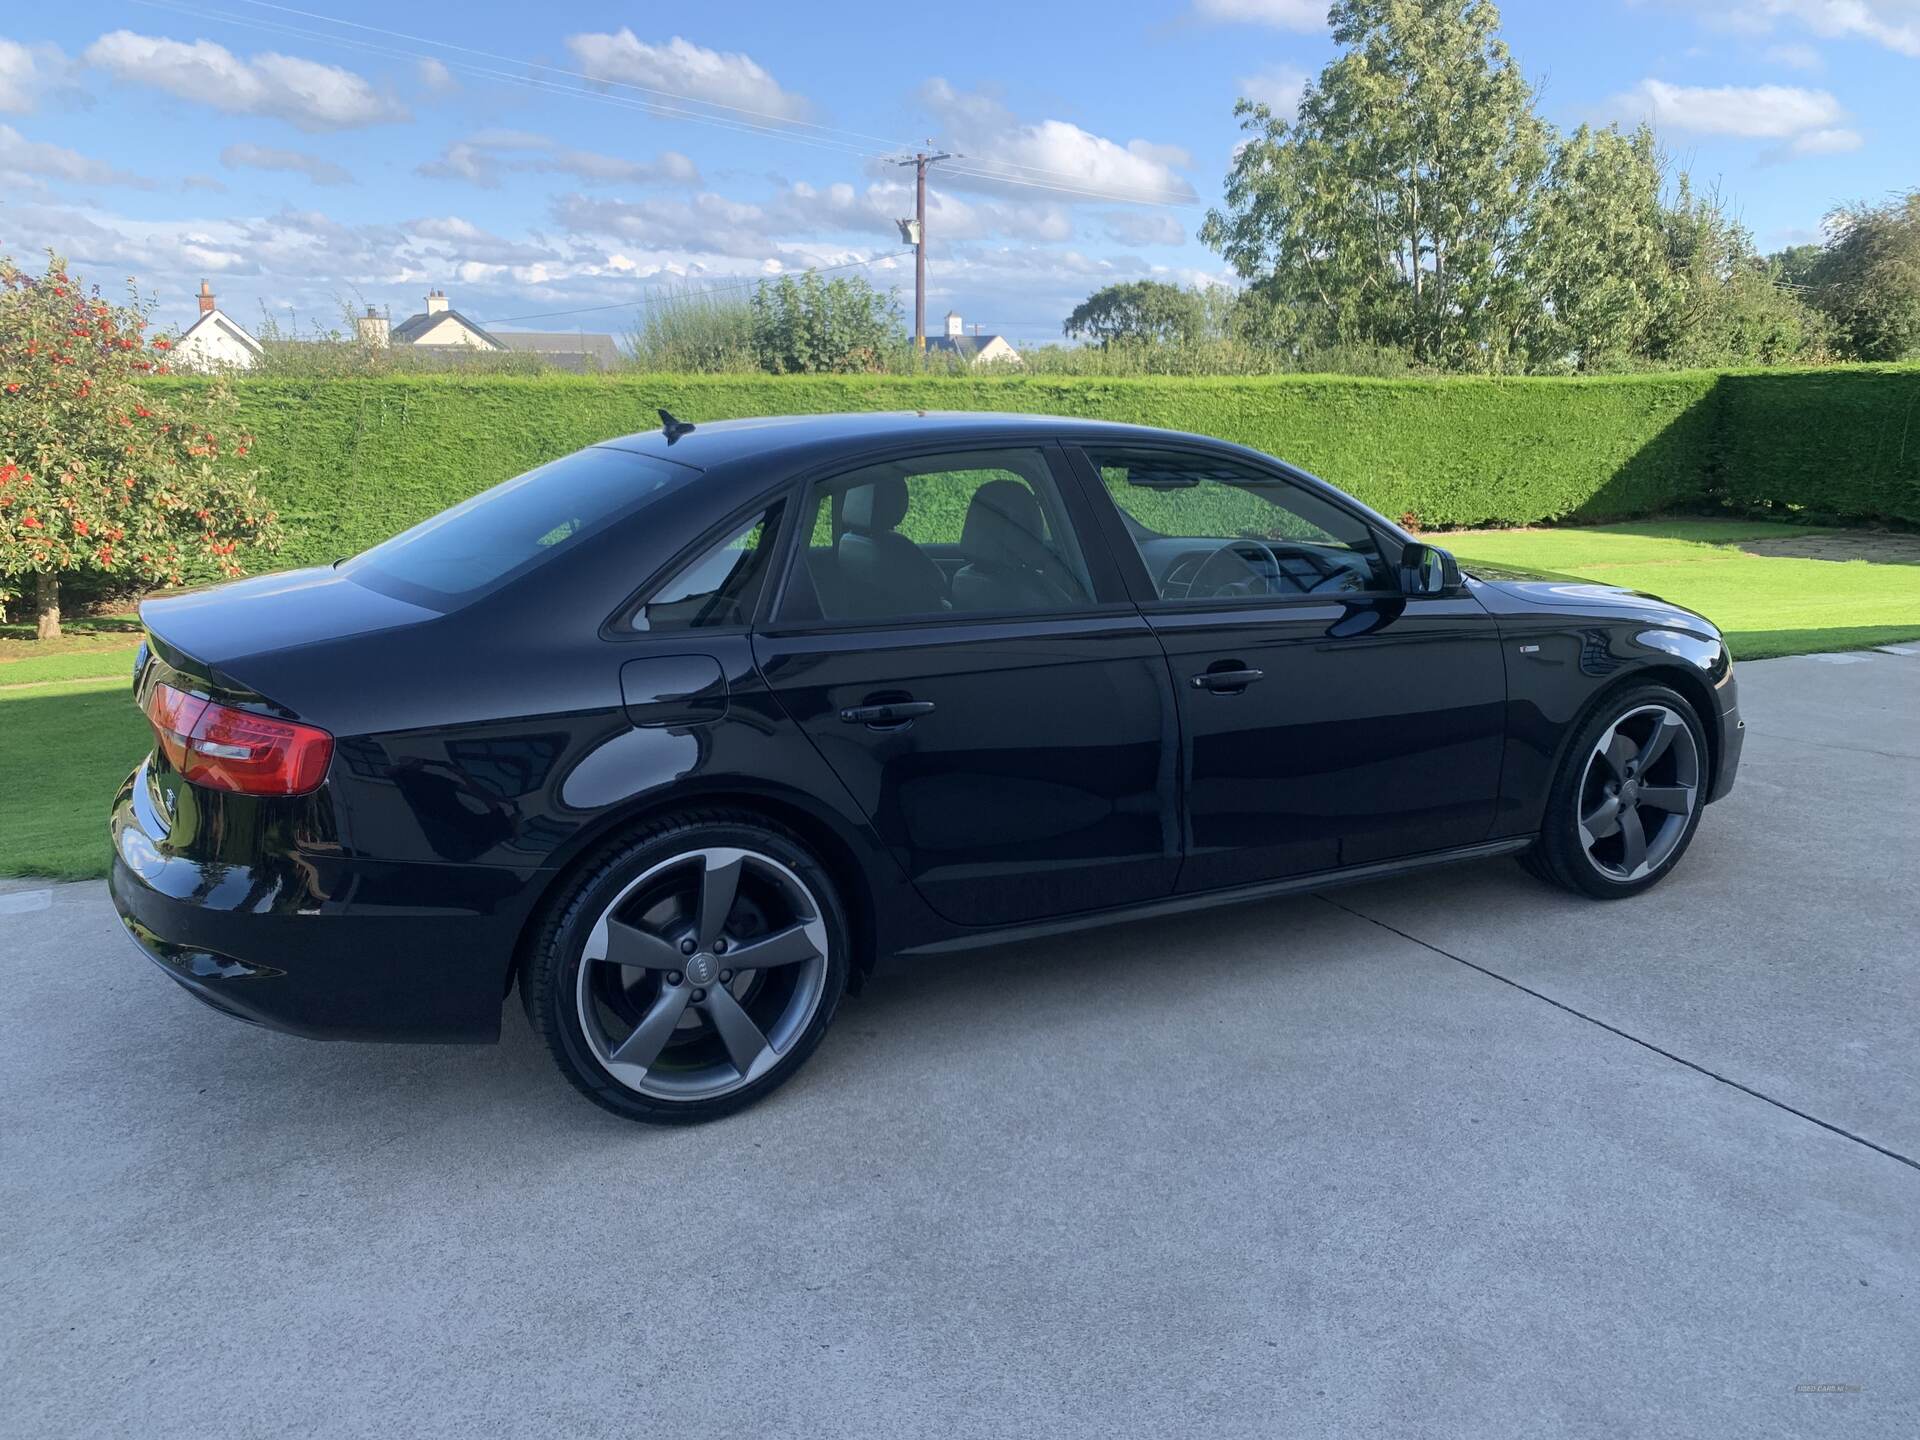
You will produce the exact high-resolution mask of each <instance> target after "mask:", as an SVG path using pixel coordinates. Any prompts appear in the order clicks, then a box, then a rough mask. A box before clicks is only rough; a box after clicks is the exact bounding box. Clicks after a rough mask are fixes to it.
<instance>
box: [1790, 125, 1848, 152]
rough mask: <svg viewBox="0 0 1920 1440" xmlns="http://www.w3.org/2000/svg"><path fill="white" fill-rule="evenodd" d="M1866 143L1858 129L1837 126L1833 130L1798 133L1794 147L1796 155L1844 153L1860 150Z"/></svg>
mask: <svg viewBox="0 0 1920 1440" xmlns="http://www.w3.org/2000/svg"><path fill="white" fill-rule="evenodd" d="M1865 143H1866V142H1865V141H1864V140H1863V139H1862V138H1861V136H1860V132H1859V131H1858V130H1848V129H1846V128H1845V127H1844V126H1836V127H1835V128H1833V129H1831V130H1809V131H1808V132H1807V133H1806V134H1804V135H1796V136H1795V137H1794V140H1793V146H1792V149H1793V153H1794V154H1796V155H1844V154H1846V153H1847V152H1848V151H1849V150H1858V149H1859V148H1860V147H1861V146H1862V145H1864V144H1865Z"/></svg>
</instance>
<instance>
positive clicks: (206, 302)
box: [200, 280, 213, 315]
mask: <svg viewBox="0 0 1920 1440" xmlns="http://www.w3.org/2000/svg"><path fill="white" fill-rule="evenodd" d="M200 313H201V314H202V315H211V314H212V313H213V287H212V286H211V285H209V284H207V282H206V281H204V280H202V281H201V282H200Z"/></svg>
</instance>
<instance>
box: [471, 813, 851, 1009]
mask: <svg viewBox="0 0 1920 1440" xmlns="http://www.w3.org/2000/svg"><path fill="white" fill-rule="evenodd" d="M691 809H703V810H704V809H728V810H740V811H745V812H748V813H749V814H753V815H757V816H760V817H762V818H764V819H766V820H769V821H771V822H772V823H774V824H776V825H779V826H781V827H782V828H784V829H787V830H790V831H792V832H793V833H794V835H795V836H797V837H798V838H799V839H800V840H801V841H802V842H803V843H804V844H805V845H806V846H807V848H808V849H810V850H811V851H812V852H813V853H814V854H815V855H816V856H817V857H818V858H819V861H820V864H821V865H822V866H823V867H824V868H825V869H826V872H827V877H828V879H830V880H831V881H832V882H833V884H834V888H835V890H836V891H837V892H838V894H839V898H840V904H841V908H842V909H843V910H844V911H845V912H846V917H847V926H848V929H849V930H850V931H851V932H852V933H851V936H850V939H851V942H852V948H853V953H852V954H851V955H850V956H849V957H848V959H849V962H850V963H849V966H848V977H849V988H850V989H853V990H854V991H856V992H857V991H858V989H859V987H860V984H861V982H862V981H863V980H864V979H865V977H866V976H867V975H869V974H871V973H872V971H873V968H874V966H875V964H876V963H877V962H878V958H879V952H880V929H881V922H880V916H879V911H878V905H877V902H876V900H875V897H874V888H875V887H874V884H873V877H872V875H871V872H870V870H869V869H868V865H869V860H868V859H863V857H862V849H861V847H860V846H859V845H858V843H857V841H856V840H855V839H854V838H853V837H852V836H850V835H848V834H847V833H846V832H845V830H844V829H843V826H842V823H841V822H840V821H838V820H833V819H828V818H827V817H826V816H825V815H823V814H822V813H821V812H820V810H819V809H817V808H815V807H814V806H811V805H809V804H807V803H805V802H804V801H802V800H800V799H798V798H796V797H794V796H792V795H787V794H781V793H777V792H775V791H772V790H768V789H762V788H755V787H753V786H749V785H726V784H717V785H713V786H703V787H696V788H692V789H688V788H684V787H675V788H674V789H673V790H671V791H669V792H660V793H654V794H649V795H642V796H637V797H635V798H634V799H632V800H630V801H628V802H627V803H625V804H623V805H620V806H616V807H612V808H610V809H609V811H608V812H607V813H606V814H605V815H603V816H602V817H600V818H599V819H598V820H597V821H596V822H595V823H594V825H593V826H592V827H590V828H589V829H586V830H583V831H582V832H581V834H580V835H578V836H576V837H575V838H574V839H573V840H572V842H571V843H570V844H569V845H568V847H567V849H566V852H565V858H564V859H562V860H561V862H560V864H559V865H558V866H556V867H555V868H554V869H553V870H552V871H551V872H549V873H548V874H547V876H546V877H545V879H544V881H543V883H542V884H541V887H540V893H539V895H538V896H537V897H536V898H535V899H534V901H533V903H532V905H531V906H530V907H529V908H528V910H527V915H526V918H525V919H524V920H523V921H522V922H521V925H520V930H519V933H518V934H517V935H516V936H515V937H514V944H513V949H512V951H511V958H510V960H509V962H508V965H507V974H506V977H505V980H504V982H503V987H502V996H501V998H502V1000H503V1001H504V1000H505V998H506V996H507V995H508V994H511V993H512V989H513V987H514V985H515V984H517V983H520V977H521V975H522V972H523V970H524V969H525V966H526V965H527V963H528V960H529V958H530V956H531V953H532V947H533V942H534V939H535V937H536V936H537V935H538V934H539V932H540V927H541V925H542V924H543V922H544V921H545V920H546V918H547V914H548V912H549V910H550V909H551V907H552V906H553V904H554V903H555V901H556V899H557V897H559V896H561V895H564V894H565V893H566V892H567V890H568V888H569V887H570V886H571V885H572V884H573V882H574V880H575V879H577V878H578V877H579V875H580V874H581V873H582V872H583V871H585V870H588V869H590V868H592V866H593V865H594V864H596V863H597V862H598V860H599V858H600V856H601V855H602V854H603V853H604V852H605V851H606V850H607V849H609V848H610V847H611V846H613V845H616V844H618V843H619V842H620V841H621V839H622V838H623V837H624V836H626V835H628V834H629V833H631V832H632V831H634V830H636V829H638V828H640V827H641V826H644V825H649V824H652V823H653V822H655V821H657V820H660V819H662V818H663V817H665V816H669V815H672V814H673V813H675V812H676V811H681V810H691ZM880 858H882V859H884V857H880Z"/></svg>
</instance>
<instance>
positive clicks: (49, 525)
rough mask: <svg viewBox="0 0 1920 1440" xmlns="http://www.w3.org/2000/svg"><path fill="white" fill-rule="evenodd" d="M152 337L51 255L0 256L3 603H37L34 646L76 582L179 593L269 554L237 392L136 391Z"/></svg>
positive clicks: (56, 620)
mask: <svg viewBox="0 0 1920 1440" xmlns="http://www.w3.org/2000/svg"><path fill="white" fill-rule="evenodd" d="M147 328H148V324H147V315H146V312H145V310H144V309H143V308H142V305H141V303H140V299H139V296H138V295H137V294H130V296H129V301H128V303H126V304H122V305H115V304H111V303H109V302H108V301H106V300H105V299H103V298H102V296H101V294H100V290H99V287H98V286H93V287H88V286H86V285H84V284H83V283H81V282H80V281H78V280H75V279H74V278H73V277H72V276H70V275H69V274H68V273H67V266H66V262H65V261H64V260H63V259H61V257H59V256H58V255H55V254H52V253H51V252H49V254H48V256H47V268H46V272H45V273H44V274H41V275H34V274H30V273H28V272H27V271H25V270H22V269H21V268H20V267H19V266H17V265H15V264H14V263H13V261H12V260H11V259H9V258H6V257H0V598H4V597H5V595H6V592H8V591H9V590H12V591H14V592H16V593H30V594H31V595H32V596H33V599H34V610H35V613H36V615H37V616H38V618H39V626H38V629H39V633H40V636H41V638H43V639H45V638H50V637H51V636H56V635H58V634H59V633H60V586H61V584H62V582H63V581H66V580H70V579H72V578H74V577H76V576H78V575H81V574H85V573H88V572H95V573H103V574H106V575H111V576H114V577H118V578H121V579H125V580H128V581H131V582H136V583H142V584H146V585H152V586H160V585H179V584H182V583H185V582H186V581H188V580H194V579H203V578H213V577H217V576H234V575H240V574H243V573H244V570H243V567H242V564H241V557H242V555H243V554H244V553H248V552H256V553H257V552H262V551H271V550H273V549H275V548H277V546H278V542H279V526H278V524H277V523H276V518H275V516H274V513H273V511H272V510H271V509H270V508H269V507H268V505H267V503H266V501H264V500H263V499H262V498H261V497H260V493H259V491H258V490H257V489H256V488H255V486H254V479H255V475H256V472H255V471H254V470H252V469H251V468H249V466H248V465H247V461H246V455H247V451H248V448H249V444H250V440H249V437H248V436H246V435H244V434H239V433H235V432H234V431H233V430H232V429H230V420H231V416H232V411H233V396H232V394H231V392H230V391H229V390H228V389H227V388H226V387H225V386H223V385H221V384H219V383H215V384H213V385H211V386H208V387H206V388H205V389H204V390H200V389H196V390H195V392H194V393H193V394H191V395H169V396H167V397H166V398H164V399H163V398H161V397H159V396H157V395H154V394H153V393H151V392H150V391H147V390H144V389H143V388H142V386H141V384H140V382H141V380H142V379H144V378H145V377H146V376H149V375H155V374H165V373H166V372H167V369H168V360H169V357H170V354H171V349H172V347H171V343H170V342H169V341H168V340H167V339H165V338H163V337H157V338H149V337H148V335H147Z"/></svg>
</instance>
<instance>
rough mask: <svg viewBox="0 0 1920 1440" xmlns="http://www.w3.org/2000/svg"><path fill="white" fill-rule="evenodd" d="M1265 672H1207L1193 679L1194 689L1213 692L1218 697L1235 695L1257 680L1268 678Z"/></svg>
mask: <svg viewBox="0 0 1920 1440" xmlns="http://www.w3.org/2000/svg"><path fill="white" fill-rule="evenodd" d="M1266 673H1267V672H1266V671H1264V670H1205V671H1202V672H1201V673H1200V674H1198V675H1196V676H1194V677H1193V688H1194V689H1196V690H1211V691H1212V692H1213V693H1214V694H1216V695H1233V694H1237V693H1238V692H1240V691H1242V690H1244V689H1246V688H1247V686H1249V685H1251V684H1253V682H1254V681H1256V680H1261V679H1264V678H1266Z"/></svg>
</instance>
